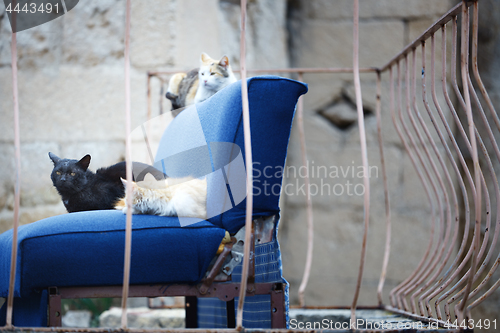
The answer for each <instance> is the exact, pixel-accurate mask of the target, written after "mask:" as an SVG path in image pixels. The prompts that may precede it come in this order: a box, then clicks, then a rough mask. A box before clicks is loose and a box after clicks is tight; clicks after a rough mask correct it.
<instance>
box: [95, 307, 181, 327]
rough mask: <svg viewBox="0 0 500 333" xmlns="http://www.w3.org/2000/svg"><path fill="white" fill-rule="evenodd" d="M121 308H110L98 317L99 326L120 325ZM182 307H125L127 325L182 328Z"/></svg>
mask: <svg viewBox="0 0 500 333" xmlns="http://www.w3.org/2000/svg"><path fill="white" fill-rule="evenodd" d="M121 313H122V311H121V308H115V307H113V308H111V309H109V310H107V311H104V312H103V313H102V314H101V315H100V317H99V326H100V327H108V328H116V327H121ZM184 318H185V311H184V309H162V310H151V309H149V308H145V307H143V308H132V309H127V320H128V327H130V328H184V327H185V324H184Z"/></svg>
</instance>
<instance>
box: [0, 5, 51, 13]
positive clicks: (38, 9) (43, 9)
mask: <svg viewBox="0 0 500 333" xmlns="http://www.w3.org/2000/svg"><path fill="white" fill-rule="evenodd" d="M5 11H6V12H8V13H12V12H16V13H20V12H24V13H31V14H35V13H49V14H50V13H52V11H54V12H55V13H56V14H57V13H59V4H58V3H56V4H55V5H52V4H51V3H50V2H48V3H41V4H40V5H39V6H38V5H37V4H36V3H34V2H32V3H25V4H24V5H23V6H22V7H21V6H20V5H19V3H18V4H16V6H15V7H14V8H12V3H9V5H8V6H7V8H5Z"/></svg>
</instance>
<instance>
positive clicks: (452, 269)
mask: <svg viewBox="0 0 500 333" xmlns="http://www.w3.org/2000/svg"><path fill="white" fill-rule="evenodd" d="M441 31H442V39H441V43H442V55H441V57H442V58H441V64H442V73H441V83H442V90H443V95H444V97H445V100H446V103H447V105H448V108H449V109H450V110H451V112H453V113H454V114H455V115H456V111H455V109H454V106H453V103H452V102H451V99H450V96H449V95H448V91H447V84H446V29H445V27H444V26H443V27H442V29H441ZM432 45H434V43H433V44H432ZM431 59H432V60H433V61H434V47H433V48H432V57H431ZM432 65H433V63H431V66H432ZM431 85H432V87H431V89H432V97H433V101H434V104H435V106H436V110H437V112H438V115H439V117H440V119H441V123H442V124H443V125H444V128H445V130H446V133H447V134H448V139H449V141H450V142H451V143H452V145H453V148H454V149H455V152H456V154H457V157H458V159H459V161H460V164H461V166H462V168H463V170H464V173H465V174H466V178H467V180H468V184H469V186H470V187H471V189H472V191H475V186H474V182H473V180H472V176H471V175H470V172H469V169H468V168H467V164H466V162H465V159H464V157H463V154H462V152H461V150H460V148H459V146H458V144H457V141H456V139H455V136H454V135H453V132H452V130H451V128H450V126H449V125H448V122H447V120H446V117H445V116H444V113H443V110H442V108H441V106H440V105H439V101H438V99H437V94H436V85H435V78H434V76H433V77H432V80H431ZM462 133H463V134H464V135H465V132H464V131H463V129H462ZM465 140H467V136H466V135H465ZM448 150H449V149H448V148H447V151H448ZM448 156H449V159H450V162H451V163H452V165H453V168H454V170H455V173H457V180H458V183H459V187H460V190H461V193H462V196H463V202H464V210H465V214H464V215H465V225H466V228H467V230H468V226H469V223H470V206H469V198H468V194H467V188H466V186H465V183H464V181H463V179H462V177H461V173H460V170H459V168H458V166H457V163H456V161H455V159H454V158H453V155H451V156H450V154H449V153H448ZM457 217H458V215H457ZM456 225H457V229H456V231H455V232H458V226H459V219H458V218H457V220H456ZM457 236H458V235H456V234H454V235H453V242H452V244H455V242H456V237H457ZM466 243H467V233H464V237H463V238H462V243H461V245H460V248H459V250H458V252H457V255H456V256H455V260H454V261H453V262H452V264H451V265H450V266H449V268H448V269H447V271H446V272H445V274H444V275H443V276H442V277H441V278H440V280H439V281H437V282H436V284H435V285H434V286H433V287H432V288H430V289H429V290H428V291H427V292H425V293H424V294H423V295H422V296H421V298H422V299H423V298H426V297H427V298H426V299H425V303H426V306H427V308H428V310H427V311H428V312H429V313H430V310H429V307H430V304H429V302H430V300H431V299H433V298H434V297H436V296H437V295H438V294H439V293H441V292H442V291H443V290H444V289H445V288H446V287H447V286H448V285H449V284H450V283H451V281H452V279H449V280H447V282H445V283H442V282H443V281H444V280H445V279H446V278H447V277H448V276H449V275H450V274H451V273H455V274H458V273H459V270H456V266H457V264H458V262H459V258H460V257H461V256H462V254H463V252H464V251H465V248H466ZM451 250H453V248H452V247H450V253H451ZM447 257H448V254H447ZM435 310H436V314H437V318H438V319H439V320H441V319H442V316H441V311H440V308H439V307H438V306H437V305H436V306H435Z"/></svg>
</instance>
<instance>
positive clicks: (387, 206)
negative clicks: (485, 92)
mask: <svg viewBox="0 0 500 333" xmlns="http://www.w3.org/2000/svg"><path fill="white" fill-rule="evenodd" d="M391 85H392V67H391ZM381 94H382V87H381V78H380V72H377V104H376V106H375V112H376V116H377V135H378V145H379V150H380V165H381V167H382V180H383V184H384V199H385V218H386V222H385V250H384V259H383V262H382V271H381V273H380V280H379V283H378V288H377V298H378V304H379V306H382V304H383V299H382V290H383V288H384V283H385V277H386V274H387V265H388V264H389V256H390V253H391V204H390V200H389V187H388V184H387V173H386V169H385V158H384V143H383V140H382V115H381V104H382V103H381ZM393 98H394V89H392V91H391V101H392V99H393ZM391 107H394V106H393V105H392V106H391Z"/></svg>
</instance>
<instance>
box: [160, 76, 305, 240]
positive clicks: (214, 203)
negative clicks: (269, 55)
mask: <svg viewBox="0 0 500 333" xmlns="http://www.w3.org/2000/svg"><path fill="white" fill-rule="evenodd" d="M306 92H307V86H306V85H305V84H303V83H300V82H297V81H294V80H290V79H286V78H281V77H276V76H261V77H254V78H250V79H248V96H249V107H250V128H251V135H252V158H253V176H254V183H253V193H254V203H253V212H254V216H268V215H272V214H275V213H277V212H278V211H279V205H278V204H279V196H280V192H281V182H282V176H283V170H284V165H285V159H286V153H287V147H288V140H289V137H290V130H291V126H292V120H293V115H294V111H295V106H296V104H297V100H298V98H299V97H300V95H302V94H304V93H306ZM244 149H245V148H244V139H243V117H242V104H241V81H238V82H236V83H234V84H232V85H230V86H228V87H226V88H225V89H223V90H221V91H220V92H218V93H217V94H215V95H214V96H212V97H211V98H209V99H208V100H206V101H204V102H202V103H198V104H196V105H193V106H191V107H189V108H187V109H186V110H184V111H182V112H181V113H180V114H179V115H178V116H177V117H176V118H175V119H174V120H173V121H172V123H171V124H170V125H169V126H168V128H167V129H166V130H165V132H164V134H163V137H162V139H161V141H160V145H159V148H158V151H157V155H156V159H155V161H156V163H155V166H156V167H158V168H163V170H165V172H166V173H167V175H168V176H169V177H185V176H189V175H191V176H194V177H202V176H207V182H208V194H207V211H208V220H209V221H210V222H212V223H213V224H216V225H218V226H221V227H223V228H224V229H226V230H228V231H229V232H236V231H237V230H239V228H241V227H242V226H243V225H244V224H245V204H246V200H245V197H246V187H245V180H246V179H245V175H246V173H245V164H244V156H245V153H244Z"/></svg>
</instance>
